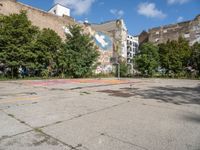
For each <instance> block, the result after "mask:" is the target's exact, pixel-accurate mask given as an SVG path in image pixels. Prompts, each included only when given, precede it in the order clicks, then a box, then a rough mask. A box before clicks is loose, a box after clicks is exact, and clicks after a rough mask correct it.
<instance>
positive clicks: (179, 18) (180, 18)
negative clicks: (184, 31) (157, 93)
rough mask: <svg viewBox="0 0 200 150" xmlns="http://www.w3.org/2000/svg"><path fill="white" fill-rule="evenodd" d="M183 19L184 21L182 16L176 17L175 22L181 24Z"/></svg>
mask: <svg viewBox="0 0 200 150" xmlns="http://www.w3.org/2000/svg"><path fill="white" fill-rule="evenodd" d="M183 19H184V18H183V17H182V16H180V17H178V18H177V20H176V21H177V22H182V21H183Z"/></svg>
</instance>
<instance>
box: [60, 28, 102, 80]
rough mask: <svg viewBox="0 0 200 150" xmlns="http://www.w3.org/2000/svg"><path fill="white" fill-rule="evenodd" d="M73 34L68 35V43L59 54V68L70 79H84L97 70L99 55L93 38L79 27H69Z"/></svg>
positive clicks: (66, 42)
mask: <svg viewBox="0 0 200 150" xmlns="http://www.w3.org/2000/svg"><path fill="white" fill-rule="evenodd" d="M68 28H69V31H70V33H71V34H66V41H65V43H64V45H63V48H62V50H61V51H60V52H59V59H58V60H59V67H60V68H62V73H63V74H65V75H67V76H70V77H75V78H79V77H84V76H87V75H89V74H91V73H92V71H93V70H94V69H95V66H96V65H95V63H96V62H97V59H98V56H99V53H98V51H97V47H96V46H95V45H94V42H93V41H92V38H91V37H90V36H89V35H88V34H84V32H83V29H82V28H81V27H80V26H78V25H73V26H69V27H68Z"/></svg>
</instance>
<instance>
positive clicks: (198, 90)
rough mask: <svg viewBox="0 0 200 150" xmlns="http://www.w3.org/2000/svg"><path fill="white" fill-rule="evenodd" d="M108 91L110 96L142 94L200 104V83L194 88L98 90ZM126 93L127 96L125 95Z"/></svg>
mask: <svg viewBox="0 0 200 150" xmlns="http://www.w3.org/2000/svg"><path fill="white" fill-rule="evenodd" d="M98 92H103V93H108V94H109V95H110V96H118V97H134V96H141V97H142V98H144V99H155V100H158V102H165V103H172V104H176V105H182V104H198V105H200V85H198V86H197V87H194V88H190V87H171V86H166V87H161V86H160V87H150V88H149V89H145V90H143V89H138V88H131V87H127V88H121V89H120V90H104V91H98ZM125 95H126V96H125Z"/></svg>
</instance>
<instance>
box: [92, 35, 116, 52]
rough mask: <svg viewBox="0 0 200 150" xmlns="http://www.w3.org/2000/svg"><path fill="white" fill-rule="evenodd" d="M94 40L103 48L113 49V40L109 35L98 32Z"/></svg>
mask: <svg viewBox="0 0 200 150" xmlns="http://www.w3.org/2000/svg"><path fill="white" fill-rule="evenodd" d="M94 40H95V43H96V44H97V46H99V47H100V48H101V49H102V50H106V51H108V50H111V49H112V40H111V38H110V37H109V36H108V35H106V34H104V33H102V32H96V33H95V35H94Z"/></svg>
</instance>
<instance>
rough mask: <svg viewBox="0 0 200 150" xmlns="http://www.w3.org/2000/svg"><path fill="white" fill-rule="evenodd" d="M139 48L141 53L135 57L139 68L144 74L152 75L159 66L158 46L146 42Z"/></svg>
mask: <svg viewBox="0 0 200 150" xmlns="http://www.w3.org/2000/svg"><path fill="white" fill-rule="evenodd" d="M139 50H140V53H139V54H138V55H137V56H136V58H135V63H136V66H137V69H138V70H139V71H140V72H141V73H142V74H143V75H149V76H152V75H153V74H154V73H155V72H156V69H157V68H158V66H159V54H158V47H157V46H155V45H153V44H151V43H144V44H143V45H141V46H140V48H139Z"/></svg>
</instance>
